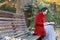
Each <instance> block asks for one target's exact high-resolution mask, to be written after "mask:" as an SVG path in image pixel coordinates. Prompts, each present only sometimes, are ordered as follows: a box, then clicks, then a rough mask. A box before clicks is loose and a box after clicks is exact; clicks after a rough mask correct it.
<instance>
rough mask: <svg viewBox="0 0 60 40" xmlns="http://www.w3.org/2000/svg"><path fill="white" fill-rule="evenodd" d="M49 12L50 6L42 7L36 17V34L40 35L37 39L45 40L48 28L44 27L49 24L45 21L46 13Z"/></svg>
mask: <svg viewBox="0 0 60 40" xmlns="http://www.w3.org/2000/svg"><path fill="white" fill-rule="evenodd" d="M47 13H48V8H46V7H44V8H42V9H41V10H40V11H39V12H38V13H37V14H36V15H35V18H34V24H35V25H34V35H38V36H40V37H39V38H38V39H37V40H42V39H44V40H45V38H44V37H45V36H46V30H45V28H44V25H45V24H48V22H45V15H46V14H47Z"/></svg>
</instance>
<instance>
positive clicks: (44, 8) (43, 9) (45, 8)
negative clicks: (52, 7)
mask: <svg viewBox="0 0 60 40" xmlns="http://www.w3.org/2000/svg"><path fill="white" fill-rule="evenodd" d="M46 10H48V8H47V7H43V8H42V9H41V10H39V11H38V12H40V11H43V12H44V11H46ZM48 11H49V10H48Z"/></svg>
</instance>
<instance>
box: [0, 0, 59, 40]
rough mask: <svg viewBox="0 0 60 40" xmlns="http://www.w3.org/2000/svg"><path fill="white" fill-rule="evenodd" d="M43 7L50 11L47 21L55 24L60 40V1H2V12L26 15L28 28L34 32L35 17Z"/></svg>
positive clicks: (0, 0) (0, 6) (0, 1)
mask: <svg viewBox="0 0 60 40" xmlns="http://www.w3.org/2000/svg"><path fill="white" fill-rule="evenodd" d="M43 7H47V8H48V9H49V13H48V14H47V15H46V21H48V22H55V25H54V28H55V31H56V35H57V38H58V40H59V39H60V32H59V31H60V0H53V1H52V0H25V1H24V0H0V10H2V11H6V12H12V13H14V14H15V13H19V14H21V13H24V15H25V19H26V24H27V27H28V28H29V30H30V31H33V30H34V28H33V27H34V15H35V14H36V13H37V12H38V11H39V10H40V9H41V8H43Z"/></svg>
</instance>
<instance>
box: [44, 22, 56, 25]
mask: <svg viewBox="0 0 60 40" xmlns="http://www.w3.org/2000/svg"><path fill="white" fill-rule="evenodd" d="M53 24H55V23H54V22H45V23H44V25H53Z"/></svg>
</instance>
